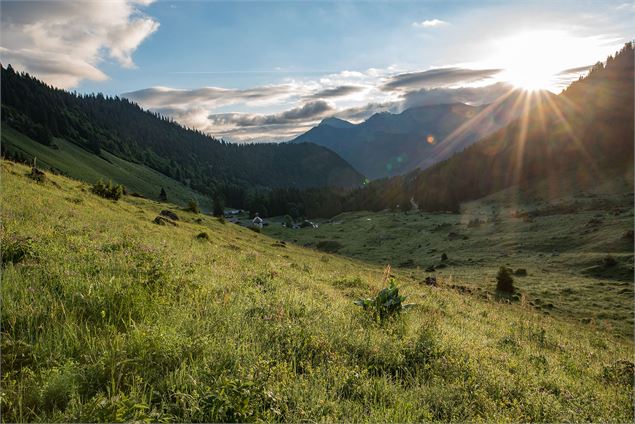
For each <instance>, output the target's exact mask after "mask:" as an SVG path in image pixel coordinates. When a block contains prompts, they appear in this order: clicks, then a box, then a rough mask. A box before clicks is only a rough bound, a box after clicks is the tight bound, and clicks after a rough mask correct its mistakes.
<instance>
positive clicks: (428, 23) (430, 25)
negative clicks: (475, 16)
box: [412, 18, 450, 28]
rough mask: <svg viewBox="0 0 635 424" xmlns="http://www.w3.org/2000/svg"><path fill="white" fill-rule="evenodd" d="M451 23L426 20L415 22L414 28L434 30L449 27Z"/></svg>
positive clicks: (439, 20)
mask: <svg viewBox="0 0 635 424" xmlns="http://www.w3.org/2000/svg"><path fill="white" fill-rule="evenodd" d="M449 24H450V23H449V22H446V21H442V20H441V19H436V18H435V19H426V20H425V21H421V22H413V23H412V26H413V27H415V28H434V27H441V26H446V25H449Z"/></svg>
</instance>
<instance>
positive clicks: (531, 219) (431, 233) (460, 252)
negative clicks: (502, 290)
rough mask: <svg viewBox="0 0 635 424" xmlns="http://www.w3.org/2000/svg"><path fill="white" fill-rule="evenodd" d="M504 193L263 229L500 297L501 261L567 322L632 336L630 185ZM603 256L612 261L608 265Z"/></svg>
mask: <svg viewBox="0 0 635 424" xmlns="http://www.w3.org/2000/svg"><path fill="white" fill-rule="evenodd" d="M538 199H539V198H537V197H536V196H534V195H528V194H527V193H522V194H521V193H519V192H518V191H517V190H513V189H512V190H507V191H505V192H501V193H497V194H495V195H492V196H488V197H486V198H484V199H480V200H478V201H474V202H470V203H467V204H465V205H464V206H463V210H462V213H460V214H447V213H436V214H435V213H425V212H418V211H414V210H413V211H408V212H399V211H393V212H391V211H383V212H350V213H344V214H341V215H338V216H336V217H333V218H332V219H329V220H314V221H315V222H316V223H318V224H319V228H317V229H315V228H301V229H290V228H285V227H283V226H282V225H281V223H282V221H283V220H282V219H272V220H271V224H270V225H269V226H267V227H265V228H264V230H263V231H264V233H265V234H267V235H270V236H272V237H275V238H278V239H280V240H284V241H286V242H288V243H296V244H299V245H301V246H305V247H309V248H313V249H317V250H319V248H320V244H319V243H320V242H324V241H334V242H336V243H337V244H336V248H335V250H336V252H337V254H339V255H344V256H347V257H351V258H354V259H356V260H361V261H364V262H368V263H372V264H375V265H391V266H392V267H395V268H398V269H400V270H401V271H402V272H405V273H406V274H407V275H409V276H410V277H411V278H413V279H415V280H416V281H419V282H420V283H423V281H424V280H425V278H426V277H430V276H435V277H436V278H437V279H438V280H439V283H440V284H441V285H459V286H461V287H466V288H469V289H470V291H473V292H474V295H477V296H482V297H487V298H495V297H496V290H495V286H496V279H495V276H496V273H497V271H498V269H499V268H500V267H501V266H504V267H509V268H511V269H513V270H517V269H519V268H520V269H524V270H526V271H527V275H526V276H517V277H514V279H515V284H516V286H517V287H518V288H519V290H520V293H522V295H521V296H522V299H516V300H514V301H515V302H517V303H519V302H520V303H524V304H525V305H529V306H532V307H534V308H535V309H536V310H538V311H539V312H542V313H543V314H545V315H554V316H557V317H559V318H565V319H571V320H573V321H577V322H580V323H584V324H586V325H592V326H597V327H598V328H602V329H603V330H604V331H607V332H611V333H614V334H619V335H621V336H623V337H625V338H630V337H631V335H632V333H633V328H634V327H633V310H634V304H633V238H632V227H633V188H632V185H631V183H629V181H628V180H626V181H624V180H613V181H611V182H609V183H607V184H605V185H604V186H600V187H597V188H596V189H595V190H593V191H589V192H579V193H577V194H576V195H575V196H573V195H572V196H567V197H561V198H556V199H549V200H548V201H546V200H545V199H543V200H538ZM443 254H446V255H447V257H448V259H447V260H445V261H444V260H442V259H441V256H442V255H443ZM607 257H611V258H614V259H615V260H616V263H615V264H611V265H609V266H607V265H605V260H606V258H607Z"/></svg>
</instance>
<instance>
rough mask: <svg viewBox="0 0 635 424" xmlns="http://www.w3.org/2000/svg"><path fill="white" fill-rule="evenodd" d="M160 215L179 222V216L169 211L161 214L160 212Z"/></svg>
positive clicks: (165, 210) (163, 211) (164, 210)
mask: <svg viewBox="0 0 635 424" xmlns="http://www.w3.org/2000/svg"><path fill="white" fill-rule="evenodd" d="M159 215H161V216H164V217H166V218H170V219H171V220H172V221H178V220H179V216H178V215H177V214H175V213H174V212H172V211H170V210H167V209H163V210H162V211H161V212H159Z"/></svg>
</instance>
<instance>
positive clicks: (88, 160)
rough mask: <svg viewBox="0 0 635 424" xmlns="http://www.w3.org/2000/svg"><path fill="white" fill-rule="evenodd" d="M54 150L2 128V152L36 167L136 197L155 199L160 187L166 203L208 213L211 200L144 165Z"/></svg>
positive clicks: (60, 147) (62, 146) (64, 146)
mask: <svg viewBox="0 0 635 424" xmlns="http://www.w3.org/2000/svg"><path fill="white" fill-rule="evenodd" d="M54 144H55V145H56V146H57V148H52V147H48V146H44V145H43V144H40V143H38V142H36V141H34V140H32V139H30V138H29V137H27V136H25V135H24V134H22V133H20V132H18V131H16V130H14V129H13V128H11V127H9V126H7V125H5V124H3V125H2V150H3V151H10V152H13V153H15V152H20V153H22V154H23V155H24V156H27V157H36V158H37V163H38V166H39V167H44V168H48V169H55V170H57V172H60V173H62V174H64V175H68V176H69V177H72V178H75V179H78V180H82V181H87V182H90V183H96V182H97V181H98V180H100V179H101V180H104V181H108V180H112V181H114V182H115V183H117V184H123V185H124V186H125V187H126V188H127V190H128V191H129V192H130V193H139V194H141V195H143V196H145V197H147V198H150V199H154V200H156V199H158V198H159V192H160V191H161V187H164V188H165V190H166V191H167V194H168V200H169V201H170V202H172V203H176V204H179V205H181V206H184V205H187V204H188V202H189V201H190V200H196V201H197V202H198V203H199V204H200V205H201V206H202V207H203V209H205V210H211V208H212V201H211V199H209V198H207V197H205V196H203V195H201V194H200V193H198V192H196V191H194V190H191V189H190V188H189V187H187V186H185V185H183V184H181V183H180V182H178V181H176V180H173V179H172V178H170V177H167V176H165V175H163V174H161V173H159V172H157V171H155V170H153V169H150V168H148V167H146V166H144V165H140V164H137V163H132V162H128V161H126V160H124V159H120V158H118V157H117V156H114V155H112V154H110V153H108V152H106V151H102V154H101V156H97V155H95V154H93V153H91V152H89V151H87V150H84V149H82V148H81V147H79V146H77V145H76V144H73V143H71V142H69V141H66V140H64V139H61V138H56V139H54Z"/></svg>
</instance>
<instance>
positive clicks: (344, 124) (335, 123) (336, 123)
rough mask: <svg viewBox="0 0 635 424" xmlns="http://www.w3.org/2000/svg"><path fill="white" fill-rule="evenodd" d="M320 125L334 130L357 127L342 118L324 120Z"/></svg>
mask: <svg viewBox="0 0 635 424" xmlns="http://www.w3.org/2000/svg"><path fill="white" fill-rule="evenodd" d="M320 125H326V126H329V127H333V128H350V127H354V126H355V124H352V123H350V122H348V121H345V120H343V119H340V118H336V117H334V116H333V117H330V118H325V119H323V120H322V122H320Z"/></svg>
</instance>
